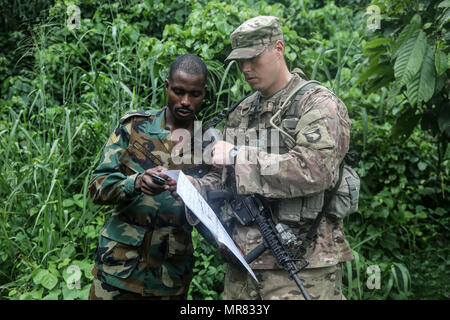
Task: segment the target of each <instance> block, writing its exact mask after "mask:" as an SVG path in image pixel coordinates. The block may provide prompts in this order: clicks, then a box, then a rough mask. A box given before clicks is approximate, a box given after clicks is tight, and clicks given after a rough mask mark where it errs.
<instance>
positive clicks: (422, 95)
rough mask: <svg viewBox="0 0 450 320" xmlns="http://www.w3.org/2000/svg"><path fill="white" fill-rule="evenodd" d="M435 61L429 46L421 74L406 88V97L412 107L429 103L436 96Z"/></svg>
mask: <svg viewBox="0 0 450 320" xmlns="http://www.w3.org/2000/svg"><path fill="white" fill-rule="evenodd" d="M433 60H434V54H433V49H432V48H431V47H430V46H428V45H427V47H426V53H425V56H424V59H423V63H422V65H421V67H420V70H419V72H418V73H417V74H416V76H415V77H414V78H413V79H412V80H411V82H409V83H408V84H407V86H406V95H407V97H408V99H409V101H410V103H411V105H417V104H420V103H421V102H422V101H423V102H427V101H428V100H430V99H431V97H432V96H433V94H434V88H435V84H436V72H435V68H434V61H433Z"/></svg>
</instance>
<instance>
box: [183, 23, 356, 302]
mask: <svg viewBox="0 0 450 320" xmlns="http://www.w3.org/2000/svg"><path fill="white" fill-rule="evenodd" d="M230 38H231V44H232V48H233V50H232V52H231V54H230V55H229V56H228V58H227V59H226V61H230V60H237V61H238V63H239V66H240V69H241V71H242V72H243V73H244V75H245V78H246V80H247V82H248V83H249V84H250V86H251V87H252V89H254V90H255V91H256V92H255V93H254V94H252V95H251V96H249V97H248V98H246V99H245V100H243V101H242V102H241V103H240V104H239V105H238V106H237V107H236V108H235V109H234V110H233V111H232V112H231V113H230V114H229V116H228V119H227V123H226V127H225V128H226V130H225V137H226V139H224V141H219V142H218V143H216V144H215V145H214V147H213V149H212V150H213V157H212V161H213V164H214V165H215V166H216V167H217V168H223V169H216V170H214V171H212V172H210V173H208V174H207V175H205V176H204V177H203V178H197V179H190V180H191V181H192V182H193V183H194V185H195V186H196V187H197V189H199V190H200V191H201V192H202V194H203V195H205V194H206V192H207V191H208V190H214V189H220V188H222V187H223V186H228V187H230V188H232V189H234V190H235V192H237V193H238V194H242V195H245V194H258V195H261V196H263V197H266V198H270V199H278V200H279V201H277V202H275V205H274V206H272V209H273V215H272V219H273V221H274V223H275V224H277V223H280V222H281V223H283V224H285V225H287V226H289V228H290V229H291V231H292V232H293V233H294V234H295V235H296V237H297V240H298V242H297V245H299V244H300V243H301V240H302V238H304V235H305V234H306V233H307V231H308V230H309V228H310V226H311V225H312V222H313V220H314V218H315V217H316V216H317V215H318V213H319V212H320V211H321V210H322V207H323V203H324V194H325V191H326V190H329V189H331V188H332V187H333V186H334V185H335V184H336V183H337V181H338V180H339V179H338V176H339V167H340V164H341V162H342V161H343V159H344V156H345V154H346V153H347V151H348V148H349V140H350V120H349V117H348V113H347V108H346V106H345V105H344V104H343V103H342V102H341V101H340V100H339V99H338V98H337V97H336V96H335V94H334V93H333V92H331V91H330V90H329V89H327V88H325V87H323V86H321V85H318V84H317V83H316V85H313V84H310V83H307V86H303V85H304V84H306V82H307V81H306V80H305V79H303V78H302V77H301V76H299V75H298V74H296V73H295V71H296V70H295V69H294V72H293V73H291V72H290V71H289V70H288V68H287V66H286V62H285V60H284V49H285V44H284V41H283V34H282V31H281V27H280V23H279V19H278V18H276V17H270V16H260V17H256V18H253V19H250V20H248V21H246V22H245V23H243V24H242V25H241V26H239V27H238V28H237V29H236V30H235V31H234V32H233V33H232V34H231V36H230ZM301 87H302V88H301ZM299 88H301V89H300V90H299ZM298 90H299V91H298ZM288 97H289V98H288ZM287 99H290V100H289V101H287V102H286V104H285V103H284V102H285V101H286V100H287ZM283 104H284V106H283V110H281V111H280V108H281V106H282V105H283ZM269 129H274V130H275V132H276V133H280V134H279V150H278V152H275V151H274V152H270V151H271V150H269V149H271V148H262V147H261V146H262V145H264V144H265V145H266V146H267V145H268V141H271V138H270V137H269V136H270V135H271V133H270V131H268V130H269ZM264 130H266V135H265V136H266V141H265V142H264V141H261V140H259V141H257V142H258V143H260V145H259V146H258V145H257V144H256V143H255V141H253V142H252V141H251V139H252V137H255V136H256V133H260V135H259V137H262V136H263V135H262V133H263V131H264ZM242 132H245V136H246V138H245V142H246V143H245V144H244V145H237V146H235V144H234V143H233V139H234V137H238V139H239V137H241V136H242V135H241V133H242ZM273 134H274V133H273V131H272V135H273ZM229 137H231V138H229ZM274 168H275V169H276V170H272V169H274ZM221 170H222V171H221ZM358 183H359V178H358V177H357V175H356V173H355V172H354V171H353V170H352V169H350V168H345V170H344V178H343V179H342V183H341V184H340V185H339V190H338V193H337V194H336V195H335V196H334V197H333V200H332V201H331V205H330V207H329V208H328V212H327V215H326V216H325V217H324V218H322V219H321V220H320V224H319V226H318V229H317V236H316V238H315V240H314V241H313V242H312V244H311V245H310V246H309V247H308V248H307V251H306V254H305V256H304V257H305V258H306V259H307V260H308V261H309V265H308V266H307V267H306V268H305V269H303V270H302V271H301V272H300V273H299V274H298V275H299V277H300V279H301V280H302V282H303V284H304V286H305V288H306V289H307V291H308V292H309V294H310V296H311V298H312V299H339V300H340V299H345V297H344V296H343V294H342V290H341V279H342V276H341V263H342V262H344V261H347V260H351V259H353V255H352V253H351V250H350V248H349V246H348V244H347V242H346V239H345V235H344V232H343V226H342V218H343V217H344V216H345V215H346V214H348V213H349V212H352V211H356V208H357V195H358V192H359V184H358ZM230 216H231V215H230ZM319 219H320V218H319ZM232 238H233V240H234V241H235V242H236V244H237V245H238V246H239V247H240V248H241V249H242V251H243V253H244V254H248V253H249V252H250V251H251V250H252V249H254V248H255V247H256V246H258V245H259V244H261V243H262V241H263V239H262V237H261V233H260V231H259V230H258V228H257V226H256V225H255V224H252V225H249V226H243V225H241V224H240V223H238V222H236V223H234V229H233V232H232ZM250 266H251V267H252V269H253V270H254V271H255V274H256V275H257V277H258V279H259V283H257V282H255V281H254V280H253V279H252V277H251V276H250V275H249V274H248V272H246V271H245V270H243V269H242V268H240V267H239V266H237V265H234V264H232V263H229V265H228V269H227V273H226V276H225V286H224V293H223V298H224V299H303V295H302V294H301V292H300V290H299V288H298V287H297V285H296V283H295V282H294V281H292V280H291V279H289V278H288V274H287V272H286V271H285V270H283V269H281V267H280V266H279V265H278V264H277V263H276V261H275V259H274V257H273V255H272V254H271V252H269V250H266V252H265V253H263V254H262V255H261V256H260V257H259V258H258V259H256V260H255V261H254V262H252V263H251V265H250Z"/></svg>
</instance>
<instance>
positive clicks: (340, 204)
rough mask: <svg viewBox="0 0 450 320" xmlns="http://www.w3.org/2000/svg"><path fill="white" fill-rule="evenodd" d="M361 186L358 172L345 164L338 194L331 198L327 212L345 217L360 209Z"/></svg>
mask: <svg viewBox="0 0 450 320" xmlns="http://www.w3.org/2000/svg"><path fill="white" fill-rule="evenodd" d="M359 188H360V179H359V176H358V174H357V173H356V172H355V170H353V169H352V168H350V167H348V166H344V172H343V175H342V181H341V184H340V185H339V188H338V190H337V192H336V195H335V196H334V197H332V198H331V202H330V205H329V207H328V210H327V214H332V215H335V216H336V217H338V218H341V219H343V218H344V217H345V216H347V215H348V214H350V213H353V212H356V211H357V210H358V201H359Z"/></svg>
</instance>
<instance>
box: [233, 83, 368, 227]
mask: <svg viewBox="0 0 450 320" xmlns="http://www.w3.org/2000/svg"><path fill="white" fill-rule="evenodd" d="M317 85H320V83H318V82H317V81H306V80H303V79H301V78H300V79H299V80H297V81H294V83H292V84H291V87H290V88H288V89H287V90H286V93H285V94H284V95H281V96H280V97H279V98H278V101H275V102H276V103H272V102H270V100H269V102H266V103H264V104H263V105H261V103H260V99H261V95H260V93H259V92H256V93H254V94H253V95H251V96H250V97H248V98H247V99H246V100H245V101H244V102H243V108H242V109H241V110H240V112H241V117H240V123H239V124H238V125H237V127H238V128H239V129H240V130H242V131H246V132H247V134H246V138H245V144H246V145H253V146H257V143H255V142H252V141H251V139H252V137H253V138H254V137H259V139H258V140H257V141H258V142H261V141H263V143H264V140H265V141H266V143H267V142H269V141H271V139H272V137H271V135H272V134H273V132H274V130H276V132H278V135H279V139H278V140H279V147H278V152H277V150H271V148H270V144H269V145H268V146H261V145H259V147H267V152H269V153H270V152H274V153H278V154H284V153H287V152H288V151H289V150H290V149H291V148H292V147H293V146H294V145H295V138H294V137H295V130H296V126H297V124H298V121H299V119H300V118H301V117H302V114H301V112H302V108H300V106H299V104H300V101H301V99H302V98H303V95H304V94H305V93H306V92H307V91H308V90H311V89H312V88H313V87H315V86H317ZM288 86H289V84H288ZM299 87H300V88H299ZM296 88H297V89H298V88H299V90H297V92H295V93H294V91H295V89H296ZM286 100H288V101H287V103H286V104H285V102H286ZM284 104H285V105H284ZM282 106H283V109H282V110H281V112H279V111H280V108H281V107H282ZM277 113H278V115H277ZM274 115H275V118H273V117H274ZM270 120H272V121H270ZM261 132H264V135H265V136H266V139H261ZM335 176H336V177H337V172H336V173H335ZM350 190H351V191H352V192H351V196H352V197H351V198H350V199H344V200H342V199H336V197H334V198H333V199H332V201H331V205H330V207H329V210H328V211H329V213H330V214H333V215H335V216H337V217H339V218H343V217H344V216H345V215H346V214H348V213H350V212H354V211H356V210H357V203H358V192H359V178H358V177H357V174H356V172H354V171H353V170H352V169H351V168H348V167H345V169H344V177H343V179H342V182H341V186H339V188H338V194H337V197H341V196H344V197H346V198H348V196H349V193H350ZM324 195H325V191H324V192H320V193H318V194H314V195H311V196H305V197H295V198H288V199H283V201H278V202H276V203H275V208H274V210H273V212H274V215H275V216H274V217H273V218H274V222H275V223H278V222H285V223H290V224H292V223H293V224H297V223H300V221H301V220H304V219H315V218H316V217H317V215H318V213H319V212H320V211H321V210H322V207H323V205H324ZM344 205H345V206H344Z"/></svg>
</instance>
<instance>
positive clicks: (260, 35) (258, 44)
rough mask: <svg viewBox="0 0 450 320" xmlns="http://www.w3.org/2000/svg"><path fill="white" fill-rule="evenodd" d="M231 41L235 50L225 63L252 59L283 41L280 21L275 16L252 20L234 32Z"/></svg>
mask: <svg viewBox="0 0 450 320" xmlns="http://www.w3.org/2000/svg"><path fill="white" fill-rule="evenodd" d="M230 40H231V48H232V49H233V50H232V51H231V53H230V55H229V56H228V57H227V58H226V59H225V63H227V62H229V61H230V60H235V59H251V58H253V57H256V56H258V55H260V54H261V53H262V52H263V51H264V50H265V49H266V48H267V47H268V46H270V45H272V44H274V43H275V42H276V41H277V40H283V32H282V31H281V26H280V20H279V19H278V18H277V17H274V16H259V17H255V18H252V19H250V20H247V21H245V22H244V23H243V24H241V25H240V26H239V27H238V28H237V29H236V30H234V31H233V33H232V34H231V35H230Z"/></svg>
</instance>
